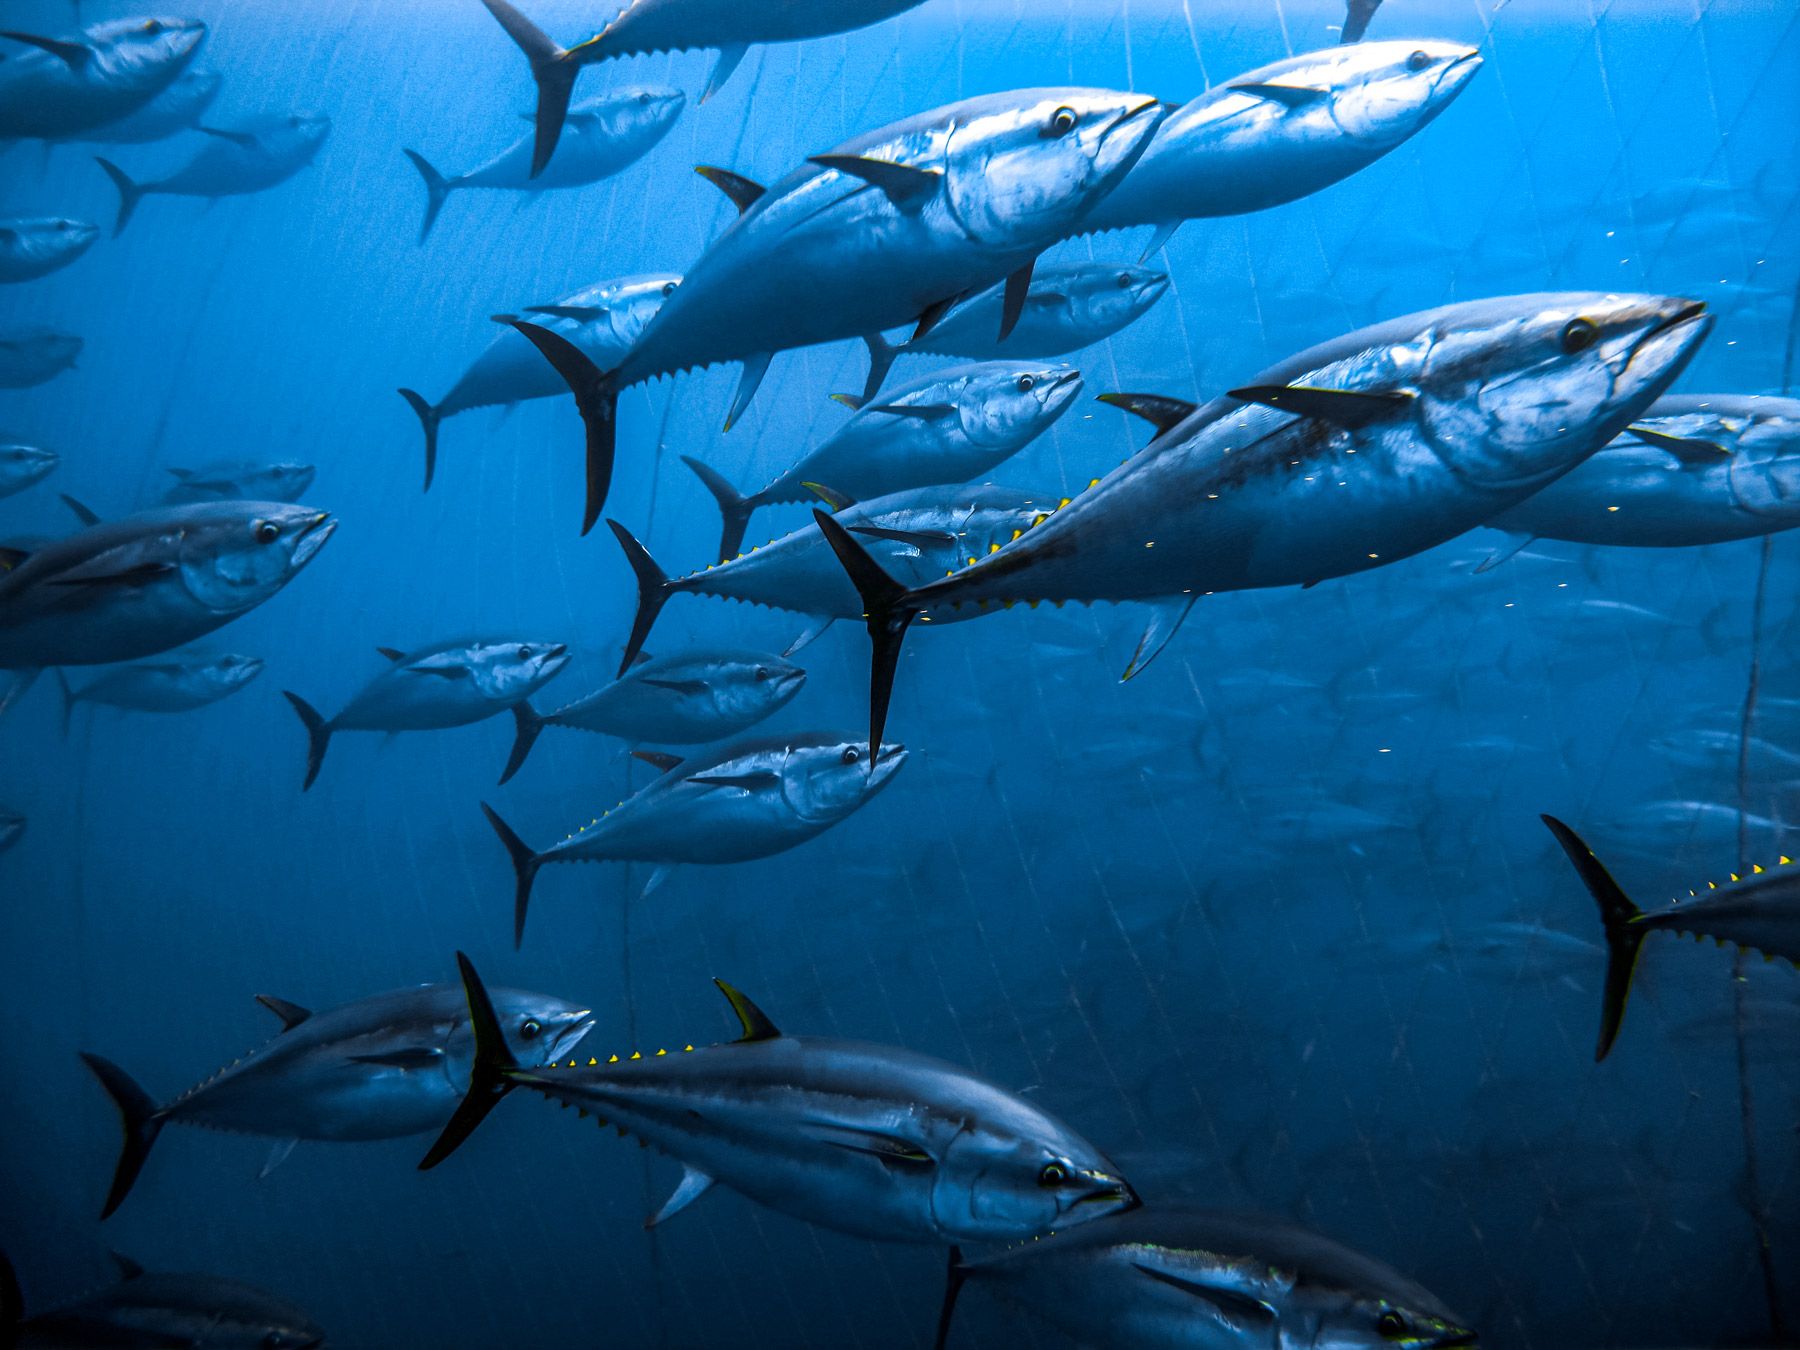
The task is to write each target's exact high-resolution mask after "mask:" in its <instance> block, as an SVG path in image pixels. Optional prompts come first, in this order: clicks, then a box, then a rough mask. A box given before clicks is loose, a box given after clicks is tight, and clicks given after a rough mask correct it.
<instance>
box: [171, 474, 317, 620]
mask: <svg viewBox="0 0 1800 1350" xmlns="http://www.w3.org/2000/svg"><path fill="white" fill-rule="evenodd" d="M336 529H337V521H335V520H333V519H332V517H331V515H330V514H329V513H328V512H325V511H316V510H314V509H313V508H312V507H310V506H292V505H289V504H288V503H286V502H243V501H232V502H210V503H207V504H205V505H204V506H197V507H190V508H187V509H185V511H184V512H183V513H182V516H181V523H180V525H179V526H178V536H177V544H176V550H175V551H176V563H177V565H178V566H179V568H180V570H181V581H182V585H183V586H185V587H186V588H187V591H188V594H189V595H191V596H192V597H193V598H194V600H195V601H196V602H197V603H199V604H200V605H202V606H203V607H205V608H206V609H209V610H211V611H212V612H213V613H215V614H241V613H242V612H243V611H245V610H247V609H253V608H255V607H256V606H257V605H260V604H262V602H263V601H265V600H267V599H268V598H269V597H270V596H272V595H274V594H275V592H277V591H279V590H280V589H281V588H282V587H283V586H285V585H287V584H288V582H289V581H291V580H293V578H294V577H295V575H297V574H298V573H299V571H300V569H301V568H303V567H305V566H306V564H307V563H309V562H311V561H312V560H313V557H314V556H315V555H316V554H317V553H318V551H319V550H320V549H321V548H323V547H324V546H325V541H326V540H327V539H329V538H331V536H332V533H333V531H335V530H336Z"/></svg>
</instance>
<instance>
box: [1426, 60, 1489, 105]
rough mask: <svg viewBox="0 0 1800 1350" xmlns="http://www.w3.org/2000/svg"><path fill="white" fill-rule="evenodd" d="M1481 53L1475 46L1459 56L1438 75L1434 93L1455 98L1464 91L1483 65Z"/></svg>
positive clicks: (1447, 97) (1446, 97)
mask: <svg viewBox="0 0 1800 1350" xmlns="http://www.w3.org/2000/svg"><path fill="white" fill-rule="evenodd" d="M1483 64H1484V63H1483V61H1482V59H1481V53H1480V52H1478V51H1476V50H1475V49H1474V48H1473V47H1471V48H1469V50H1468V51H1466V52H1464V53H1463V54H1462V55H1461V56H1459V57H1457V58H1456V59H1455V60H1454V61H1452V62H1451V63H1450V64H1449V65H1447V66H1445V67H1444V69H1443V72H1442V73H1441V74H1440V75H1439V76H1438V79H1437V85H1436V86H1435V88H1434V89H1433V91H1432V92H1433V93H1434V94H1436V95H1438V96H1440V97H1442V98H1445V99H1450V98H1454V97H1455V96H1456V95H1457V94H1459V93H1461V92H1462V89H1463V86H1464V85H1466V84H1467V83H1468V82H1469V81H1470V80H1472V79H1474V78H1475V74H1476V72H1477V71H1479V70H1480V69H1481V67H1482V65H1483Z"/></svg>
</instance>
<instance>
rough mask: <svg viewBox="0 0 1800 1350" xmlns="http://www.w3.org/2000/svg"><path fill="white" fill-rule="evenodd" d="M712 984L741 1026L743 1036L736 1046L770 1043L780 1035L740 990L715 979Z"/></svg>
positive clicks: (773, 1025)
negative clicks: (727, 1000)
mask: <svg viewBox="0 0 1800 1350" xmlns="http://www.w3.org/2000/svg"><path fill="white" fill-rule="evenodd" d="M713 983H714V984H716V985H718V986H719V992H720V993H721V994H723V995H725V997H726V998H727V999H729V1000H730V1001H731V1010H732V1011H733V1012H734V1013H736V1014H737V1015H738V1021H739V1022H741V1023H742V1024H743V1027H744V1034H743V1035H742V1036H739V1037H738V1038H737V1042H736V1044H738V1045H743V1044H745V1043H746V1042H749V1041H772V1040H775V1039H777V1038H778V1037H779V1036H780V1035H781V1032H780V1030H779V1029H778V1028H777V1027H776V1025H775V1024H774V1023H773V1022H771V1021H770V1020H769V1019H768V1016H767V1014H765V1013H764V1012H763V1010H762V1009H761V1008H759V1007H757V1006H756V1005H755V1004H754V1003H752V1002H751V1001H750V1000H749V999H748V998H746V997H745V996H744V994H743V991H742V990H739V989H735V988H733V987H732V986H731V985H729V984H726V983H725V981H723V980H721V979H717V978H715V979H714V980H713Z"/></svg>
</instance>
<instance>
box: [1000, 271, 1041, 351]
mask: <svg viewBox="0 0 1800 1350" xmlns="http://www.w3.org/2000/svg"><path fill="white" fill-rule="evenodd" d="M1036 267H1037V259H1036V258H1033V259H1032V260H1031V261H1030V262H1028V263H1026V264H1025V265H1024V266H1023V267H1021V268H1020V269H1019V270H1018V271H1016V272H1014V273H1013V274H1012V275H1011V276H1009V277H1008V278H1007V279H1006V291H1005V294H1004V295H1002V296H1001V300H1000V341H1002V342H1005V341H1006V339H1007V338H1009V337H1011V336H1012V330H1013V329H1015V328H1017V327H1018V326H1019V316H1020V315H1021V314H1023V313H1024V312H1025V297H1026V296H1028V295H1030V294H1031V274H1032V272H1033V270H1035V269H1036Z"/></svg>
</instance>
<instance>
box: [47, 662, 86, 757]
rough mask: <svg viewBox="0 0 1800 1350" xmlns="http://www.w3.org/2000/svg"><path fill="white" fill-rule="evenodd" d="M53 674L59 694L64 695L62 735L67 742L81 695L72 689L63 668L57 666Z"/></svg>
mask: <svg viewBox="0 0 1800 1350" xmlns="http://www.w3.org/2000/svg"><path fill="white" fill-rule="evenodd" d="M51 673H52V674H53V675H55V676H56V688H57V692H58V693H60V694H61V695H62V734H63V739H64V740H65V741H66V740H68V739H69V723H70V721H72V720H73V719H74V716H75V701H76V699H77V698H78V697H79V695H77V694H76V692H75V690H74V689H73V688H71V687H70V685H69V677H68V676H67V675H65V674H63V673H62V667H61V666H57V667H56V668H55V670H53V671H52V672H51Z"/></svg>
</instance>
